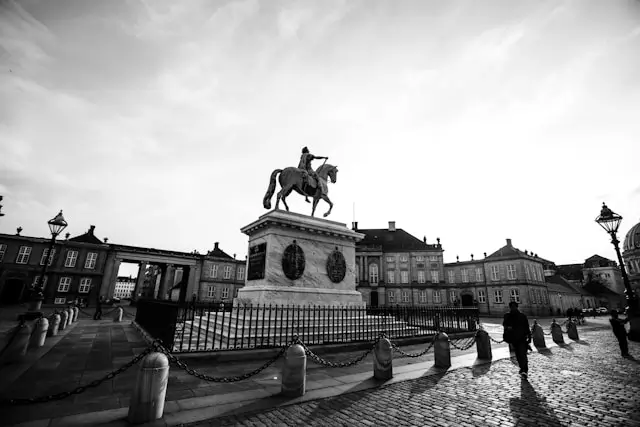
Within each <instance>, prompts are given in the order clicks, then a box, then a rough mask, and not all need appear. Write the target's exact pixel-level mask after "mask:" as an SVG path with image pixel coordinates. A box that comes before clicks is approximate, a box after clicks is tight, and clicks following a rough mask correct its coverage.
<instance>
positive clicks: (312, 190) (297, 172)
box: [262, 147, 338, 217]
mask: <svg viewBox="0 0 640 427" xmlns="http://www.w3.org/2000/svg"><path fill="white" fill-rule="evenodd" d="M320 159H324V163H323V164H322V165H321V166H320V167H319V168H318V169H317V170H315V171H314V170H313V169H312V168H311V162H312V161H313V160H320ZM328 159H329V158H328V157H322V156H314V155H313V154H311V153H310V152H309V149H308V148H307V147H304V148H303V149H302V155H301V156H300V163H298V167H297V168H294V167H288V168H285V169H276V170H274V171H273V172H272V173H271V179H270V180H269V188H268V189H267V193H266V194H265V195H264V200H263V202H262V204H263V205H264V208H265V209H271V198H272V197H273V193H274V191H275V190H276V176H277V175H278V174H280V177H279V178H278V182H280V187H281V189H280V191H279V192H278V199H277V201H276V209H278V206H279V204H280V200H282V203H284V207H285V208H286V209H287V211H288V210H289V206H288V205H287V201H286V198H287V196H288V195H289V194H291V192H292V191H293V190H295V191H296V192H298V193H300V194H301V195H303V196H304V200H305V201H306V202H307V203H310V202H309V197H313V208H312V209H311V216H313V215H314V214H315V212H316V206H317V205H318V201H319V200H320V199H322V200H324V201H325V202H327V203H328V204H329V210H328V211H327V212H325V214H324V216H325V217H326V216H328V215H329V214H330V213H331V209H333V203H331V200H329V196H328V195H327V193H328V192H329V188H328V186H327V178H329V179H331V182H332V183H334V184H335V182H336V178H337V176H338V167H337V166H332V165H330V164H327V160H328Z"/></svg>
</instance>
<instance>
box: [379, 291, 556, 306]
mask: <svg viewBox="0 0 640 427" xmlns="http://www.w3.org/2000/svg"><path fill="white" fill-rule="evenodd" d="M427 292H428V291H426V290H422V291H420V292H419V293H418V301H419V302H420V303H422V304H426V303H427ZM431 292H432V299H431V300H432V301H433V303H434V304H440V303H442V297H443V296H444V294H443V293H444V291H442V290H432V291H431ZM409 296H410V294H409V291H402V293H401V301H396V291H388V292H387V302H388V303H389V304H393V303H395V302H403V303H408V302H410V299H409ZM530 297H531V303H532V304H549V295H548V294H547V293H546V292H543V291H541V290H540V289H532V290H531V295H530ZM457 298H458V294H457V291H455V290H451V291H449V302H450V303H453V302H454V301H456V300H457ZM477 301H478V303H481V304H482V303H486V302H487V294H486V293H485V291H484V290H482V289H478V290H477ZM509 301H515V302H517V303H520V302H521V299H520V290H519V289H517V288H513V289H510V290H509ZM493 302H494V303H496V304H502V303H504V298H503V291H502V290H501V289H496V290H494V292H493Z"/></svg>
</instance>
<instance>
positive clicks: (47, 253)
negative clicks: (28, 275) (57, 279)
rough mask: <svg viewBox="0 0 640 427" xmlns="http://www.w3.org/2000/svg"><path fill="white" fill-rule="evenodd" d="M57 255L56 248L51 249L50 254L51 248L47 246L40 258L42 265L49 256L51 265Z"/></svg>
mask: <svg viewBox="0 0 640 427" xmlns="http://www.w3.org/2000/svg"><path fill="white" fill-rule="evenodd" d="M54 256H56V250H55V248H54V249H53V250H52V251H51V256H49V248H46V249H44V250H43V251H42V257H41V258H40V265H44V263H45V260H46V259H47V258H49V261H48V263H47V265H49V266H50V265H51V264H52V263H53V257H54Z"/></svg>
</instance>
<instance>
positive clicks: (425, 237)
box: [422, 236, 427, 244]
mask: <svg viewBox="0 0 640 427" xmlns="http://www.w3.org/2000/svg"><path fill="white" fill-rule="evenodd" d="M422 241H423V242H424V243H425V244H426V243H427V236H424V237H423V238H422Z"/></svg>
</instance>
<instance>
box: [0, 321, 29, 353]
mask: <svg viewBox="0 0 640 427" xmlns="http://www.w3.org/2000/svg"><path fill="white" fill-rule="evenodd" d="M25 323H26V322H25V321H24V319H23V320H21V321H20V323H18V326H15V327H14V328H13V334H11V337H9V341H7V344H6V345H5V346H4V348H3V349H2V350H0V356H1V355H2V354H3V353H4V352H5V351H6V350H7V349H8V348H9V346H10V345H11V343H13V341H14V340H15V339H16V337H17V336H18V332H20V328H21V327H22V326H23V325H24V324H25Z"/></svg>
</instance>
